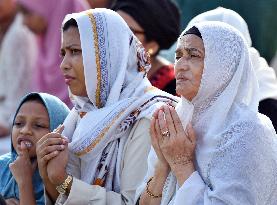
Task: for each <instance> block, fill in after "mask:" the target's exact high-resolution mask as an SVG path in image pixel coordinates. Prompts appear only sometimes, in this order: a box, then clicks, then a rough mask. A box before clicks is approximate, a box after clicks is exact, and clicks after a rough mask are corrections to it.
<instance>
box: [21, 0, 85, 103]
mask: <svg viewBox="0 0 277 205" xmlns="http://www.w3.org/2000/svg"><path fill="white" fill-rule="evenodd" d="M18 4H19V8H20V11H21V12H22V13H23V15H24V23H25V25H26V26H27V27H28V28H29V29H30V30H31V31H32V32H33V33H35V34H36V35H37V44H38V57H37V61H36V70H35V71H34V79H33V85H32V86H33V87H32V89H33V90H34V91H39V92H46V93H49V94H52V95H55V96H57V97H59V98H60V99H61V100H63V101H64V102H65V103H66V104H67V105H69V106H71V103H70V100H69V97H68V89H67V87H66V85H65V84H64V83H61V82H62V81H63V80H64V77H63V75H62V73H61V71H60V69H59V65H60V63H61V58H60V56H59V54H60V45H61V34H60V25H61V23H62V21H63V18H64V17H65V15H66V14H68V13H73V12H79V11H82V10H85V9H87V8H88V7H89V6H88V4H87V2H86V1H81V0H59V1H56V0H48V1H45V0H18Z"/></svg>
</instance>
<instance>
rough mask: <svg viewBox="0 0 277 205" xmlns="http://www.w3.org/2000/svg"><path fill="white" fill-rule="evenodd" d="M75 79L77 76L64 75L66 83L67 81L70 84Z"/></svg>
mask: <svg viewBox="0 0 277 205" xmlns="http://www.w3.org/2000/svg"><path fill="white" fill-rule="evenodd" d="M74 79H75V78H74V77H72V76H70V75H64V81H65V83H66V84H67V85H69V84H70V82H71V81H72V80H74Z"/></svg>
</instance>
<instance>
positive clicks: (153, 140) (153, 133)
mask: <svg viewBox="0 0 277 205" xmlns="http://www.w3.org/2000/svg"><path fill="white" fill-rule="evenodd" d="M158 114H159V109H158V110H156V111H155V112H154V114H153V117H152V119H151V125H150V136H151V144H152V146H153V148H154V150H155V152H156V155H157V157H158V164H159V165H160V167H163V168H165V169H169V164H168V162H167V161H166V159H165V157H164V155H163V153H162V150H161V148H160V145H159V141H158V133H157V131H156V129H158V128H159V124H158V123H159V122H158V120H157V118H158Z"/></svg>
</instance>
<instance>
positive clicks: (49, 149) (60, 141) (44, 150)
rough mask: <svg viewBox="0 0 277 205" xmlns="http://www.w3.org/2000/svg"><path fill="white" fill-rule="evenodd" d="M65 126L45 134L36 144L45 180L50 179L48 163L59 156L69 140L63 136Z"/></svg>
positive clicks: (40, 170) (41, 173)
mask: <svg viewBox="0 0 277 205" xmlns="http://www.w3.org/2000/svg"><path fill="white" fill-rule="evenodd" d="M62 131H63V126H59V127H58V128H57V129H56V131H54V132H51V133H49V134H47V135H45V136H43V137H42V138H41V139H40V140H39V141H38V142H37V146H36V153H37V159H38V167H39V173H40V176H41V177H42V179H43V181H47V180H49V178H48V173H47V165H48V163H49V162H50V160H51V159H53V158H55V157H57V156H58V155H59V153H60V152H61V151H63V150H64V149H65V146H66V144H67V140H66V139H65V138H64V137H62V136H61V134H60V133H61V132H62Z"/></svg>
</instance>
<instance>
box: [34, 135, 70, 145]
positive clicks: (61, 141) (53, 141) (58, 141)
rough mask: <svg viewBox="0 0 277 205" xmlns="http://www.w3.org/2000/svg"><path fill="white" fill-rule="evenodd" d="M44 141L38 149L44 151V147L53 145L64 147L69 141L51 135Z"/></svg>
mask: <svg viewBox="0 0 277 205" xmlns="http://www.w3.org/2000/svg"><path fill="white" fill-rule="evenodd" d="M43 140H44V141H41V140H40V141H39V142H38V144H37V148H38V149H43V148H44V147H47V146H51V145H64V144H67V143H68V141H67V139H65V138H61V137H60V136H59V134H54V133H51V135H48V136H47V137H46V138H44V139H43Z"/></svg>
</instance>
